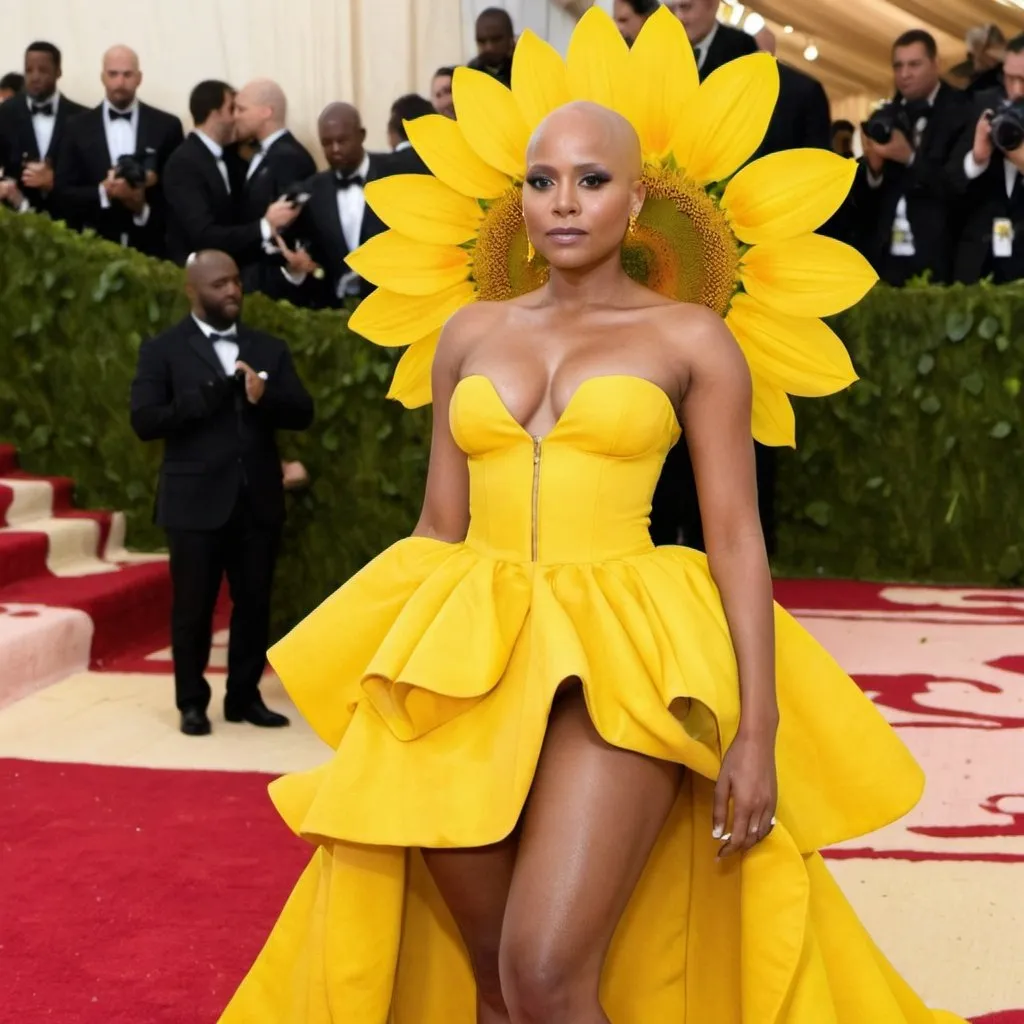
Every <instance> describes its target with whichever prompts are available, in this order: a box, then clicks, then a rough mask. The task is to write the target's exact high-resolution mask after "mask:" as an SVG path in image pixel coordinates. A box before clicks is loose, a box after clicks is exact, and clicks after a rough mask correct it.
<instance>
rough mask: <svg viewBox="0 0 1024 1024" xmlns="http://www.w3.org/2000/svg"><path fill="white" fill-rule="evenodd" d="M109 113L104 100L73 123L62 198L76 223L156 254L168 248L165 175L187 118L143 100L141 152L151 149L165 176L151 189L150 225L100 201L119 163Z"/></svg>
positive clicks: (60, 179) (62, 169) (63, 155)
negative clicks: (109, 138) (108, 128)
mask: <svg viewBox="0 0 1024 1024" xmlns="http://www.w3.org/2000/svg"><path fill="white" fill-rule="evenodd" d="M104 116H105V113H104V107H103V105H102V104H101V105H100V106H98V107H95V108H93V109H92V110H89V111H86V112H85V113H84V114H81V115H79V116H78V117H76V118H75V119H74V120H73V121H71V122H70V124H69V125H68V129H67V132H66V134H65V137H64V141H63V144H62V146H61V152H60V161H59V163H58V165H57V185H56V192H57V201H58V202H59V203H60V205H61V207H62V209H64V210H65V211H66V215H67V219H68V221H69V223H71V224H72V225H73V226H74V227H77V228H91V229H92V230H93V231H95V232H96V233H97V234H98V235H100V236H101V237H103V238H106V239H109V240H110V241H112V242H122V241H127V244H128V245H130V246H132V247H133V248H135V249H141V250H142V251H143V252H146V253H149V254H150V255H151V256H162V255H163V248H164V196H163V184H162V176H163V171H164V166H165V165H166V163H167V161H168V159H169V158H170V156H171V154H172V153H173V152H174V151H175V150H176V149H177V148H178V146H180V145H181V142H182V139H183V134H182V130H181V122H180V121H179V120H178V118H176V117H175V116H174V115H173V114H168V113H167V112H166V111H163V110H157V109H156V107H151V106H149V105H148V104H146V103H140V104H139V120H138V133H137V136H136V152H137V153H145V152H149V153H150V155H151V156H152V158H153V161H154V164H155V169H156V173H157V176H158V178H160V179H161V180H159V181H157V183H156V184H155V185H154V186H153V187H152V188H149V189H147V190H146V202H147V203H148V204H149V209H150V213H149V220H148V221H147V223H146V225H145V226H144V227H140V226H139V225H137V224H136V223H135V221H134V217H133V215H132V213H131V212H130V211H129V210H128V209H126V208H125V207H124V206H122V205H121V204H120V203H118V202H112V203H111V204H110V206H109V207H108V208H106V209H104V207H103V206H102V205H101V203H100V195H99V185H100V182H102V181H103V180H104V179H105V178H106V176H107V172H108V171H109V170H110V168H111V167H112V166H113V164H114V161H113V160H112V159H111V156H110V151H109V149H108V148H107V137H106V130H105V128H104V124H103V118H104Z"/></svg>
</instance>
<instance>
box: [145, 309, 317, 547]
mask: <svg viewBox="0 0 1024 1024" xmlns="http://www.w3.org/2000/svg"><path fill="white" fill-rule="evenodd" d="M236 340H237V342H238V348H239V351H238V358H239V359H241V360H242V361H244V362H246V363H248V364H249V365H250V366H251V367H252V368H253V369H254V370H256V371H257V372H259V371H261V370H262V371H266V373H267V381H266V391H265V393H264V395H263V398H262V399H261V400H260V402H259V403H258V404H256V405H252V404H251V403H250V402H249V401H248V400H247V399H246V398H245V396H244V392H243V390H242V389H241V386H240V385H239V384H238V383H237V382H234V381H232V380H230V379H229V378H227V377H226V376H225V374H224V370H223V368H222V367H221V364H220V361H219V360H218V358H217V354H216V352H215V351H214V348H213V343H212V342H211V341H210V340H209V339H208V338H207V337H206V335H205V334H203V332H202V331H201V330H200V328H199V326H198V324H196V322H195V320H193V319H192V317H191V316H188V317H186V318H185V319H184V320H182V321H181V322H180V323H178V324H176V325H175V326H174V327H171V328H170V329H169V330H167V331H164V332H163V333H162V334H159V335H157V336H156V337H155V338H150V339H148V340H147V341H144V342H143V343H142V346H141V347H140V349H139V361H138V368H137V370H136V373H135V379H134V380H133V381H132V389H131V422H132V427H133V428H134V430H135V433H136V434H137V435H138V436H139V437H140V438H141V439H142V440H143V441H155V440H157V439H162V440H163V442H164V458H163V464H162V466H161V469H160V483H159V488H158V491H157V499H156V509H155V520H156V522H157V523H158V524H159V525H160V526H163V527H165V528H166V529H169V530H215V529H218V528H219V527H221V526H223V525H224V524H225V523H226V522H227V521H228V518H229V517H230V515H231V513H232V511H233V509H234V507H235V502H236V501H237V499H238V495H239V492H240V490H241V488H242V487H243V486H244V487H245V488H246V490H247V492H248V495H249V498H250V500H251V503H252V509H253V515H254V516H255V517H256V518H257V519H258V521H260V522H263V523H265V524H268V525H275V524H279V523H280V522H282V521H283V519H284V486H283V482H282V477H281V459H280V456H279V455H278V451H277V442H276V440H275V436H274V432H275V431H276V430H278V429H284V430H304V429H305V428H306V427H308V426H309V425H310V423H311V422H312V421H313V400H312V399H311V398H310V396H309V393H308V392H307V391H306V389H305V387H303V384H302V382H301V381H300V380H299V377H298V374H297V373H296V372H295V367H294V365H293V363H292V358H291V354H290V353H289V351H288V346H287V345H286V344H285V343H284V342H283V341H281V340H280V339H279V338H275V337H273V336H271V335H269V334H264V333H262V332H261V331H254V330H250V329H249V328H247V327H245V326H244V325H239V328H238V337H237V339H236ZM204 390H205V393H206V397H204Z"/></svg>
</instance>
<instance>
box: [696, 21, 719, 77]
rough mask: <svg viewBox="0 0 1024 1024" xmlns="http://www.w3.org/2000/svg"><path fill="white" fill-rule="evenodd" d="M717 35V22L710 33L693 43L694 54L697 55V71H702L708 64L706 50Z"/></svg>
mask: <svg viewBox="0 0 1024 1024" xmlns="http://www.w3.org/2000/svg"><path fill="white" fill-rule="evenodd" d="M717 35H718V22H717V21H716V22H715V24H714V27H713V28H712V29H711V31H710V32H709V33H708V34H707V35H706V36H705V37H704V38H703V39H702V40H701V41H700V42H699V43H693V44H692V46H693V49H694V52H695V53H696V54H697V70H698V71H703V70H704V65H705V64H706V63H707V62H708V50H710V49H711V44H712V43H713V42H714V41H715V36H717Z"/></svg>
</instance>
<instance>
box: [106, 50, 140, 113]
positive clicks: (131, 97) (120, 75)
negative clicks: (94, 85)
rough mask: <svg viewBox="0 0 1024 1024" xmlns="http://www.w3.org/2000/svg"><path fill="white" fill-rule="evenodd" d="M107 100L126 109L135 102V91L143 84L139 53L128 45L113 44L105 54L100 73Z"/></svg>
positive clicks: (112, 104) (121, 108) (119, 107)
mask: <svg viewBox="0 0 1024 1024" xmlns="http://www.w3.org/2000/svg"><path fill="white" fill-rule="evenodd" d="M100 79H101V81H102V82H103V90H104V92H105V93H106V94H107V102H108V103H110V105H111V106H113V107H116V108H117V109H118V110H125V109H127V108H128V107H130V106H131V105H132V104H133V103H134V102H135V93H136V92H137V91H138V88H139V86H140V85H141V84H142V71H141V70H140V68H139V55H138V54H137V53H136V52H135V51H134V50H133V49H131V48H130V47H128V46H120V45H119V46H112V47H110V49H109V50H107V52H106V53H105V54H103V69H102V71H101V73H100Z"/></svg>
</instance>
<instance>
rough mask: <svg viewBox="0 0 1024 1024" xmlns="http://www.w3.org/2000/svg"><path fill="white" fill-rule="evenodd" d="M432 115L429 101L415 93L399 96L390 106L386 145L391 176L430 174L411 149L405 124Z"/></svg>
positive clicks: (432, 107)
mask: <svg viewBox="0 0 1024 1024" xmlns="http://www.w3.org/2000/svg"><path fill="white" fill-rule="evenodd" d="M433 113H434V106H433V104H432V103H431V102H430V100H428V99H426V97H424V96H420V95H419V94H418V93H415V92H411V93H409V94H408V95H406V96H399V97H398V99H397V100H395V102H394V103H392V104H391V116H390V117H389V118H388V144H389V145H390V146H391V173H392V174H429V173H430V169H429V168H428V167H427V165H426V164H425V163H424V162H423V158H422V157H421V156H420V155H419V153H417V152H416V150H415V149H413V148H412V143H411V142H410V141H409V133H408V132H407V131H406V130H405V122H406V121H415V120H416V118H417V117H426V116H428V115H430V114H433Z"/></svg>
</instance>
